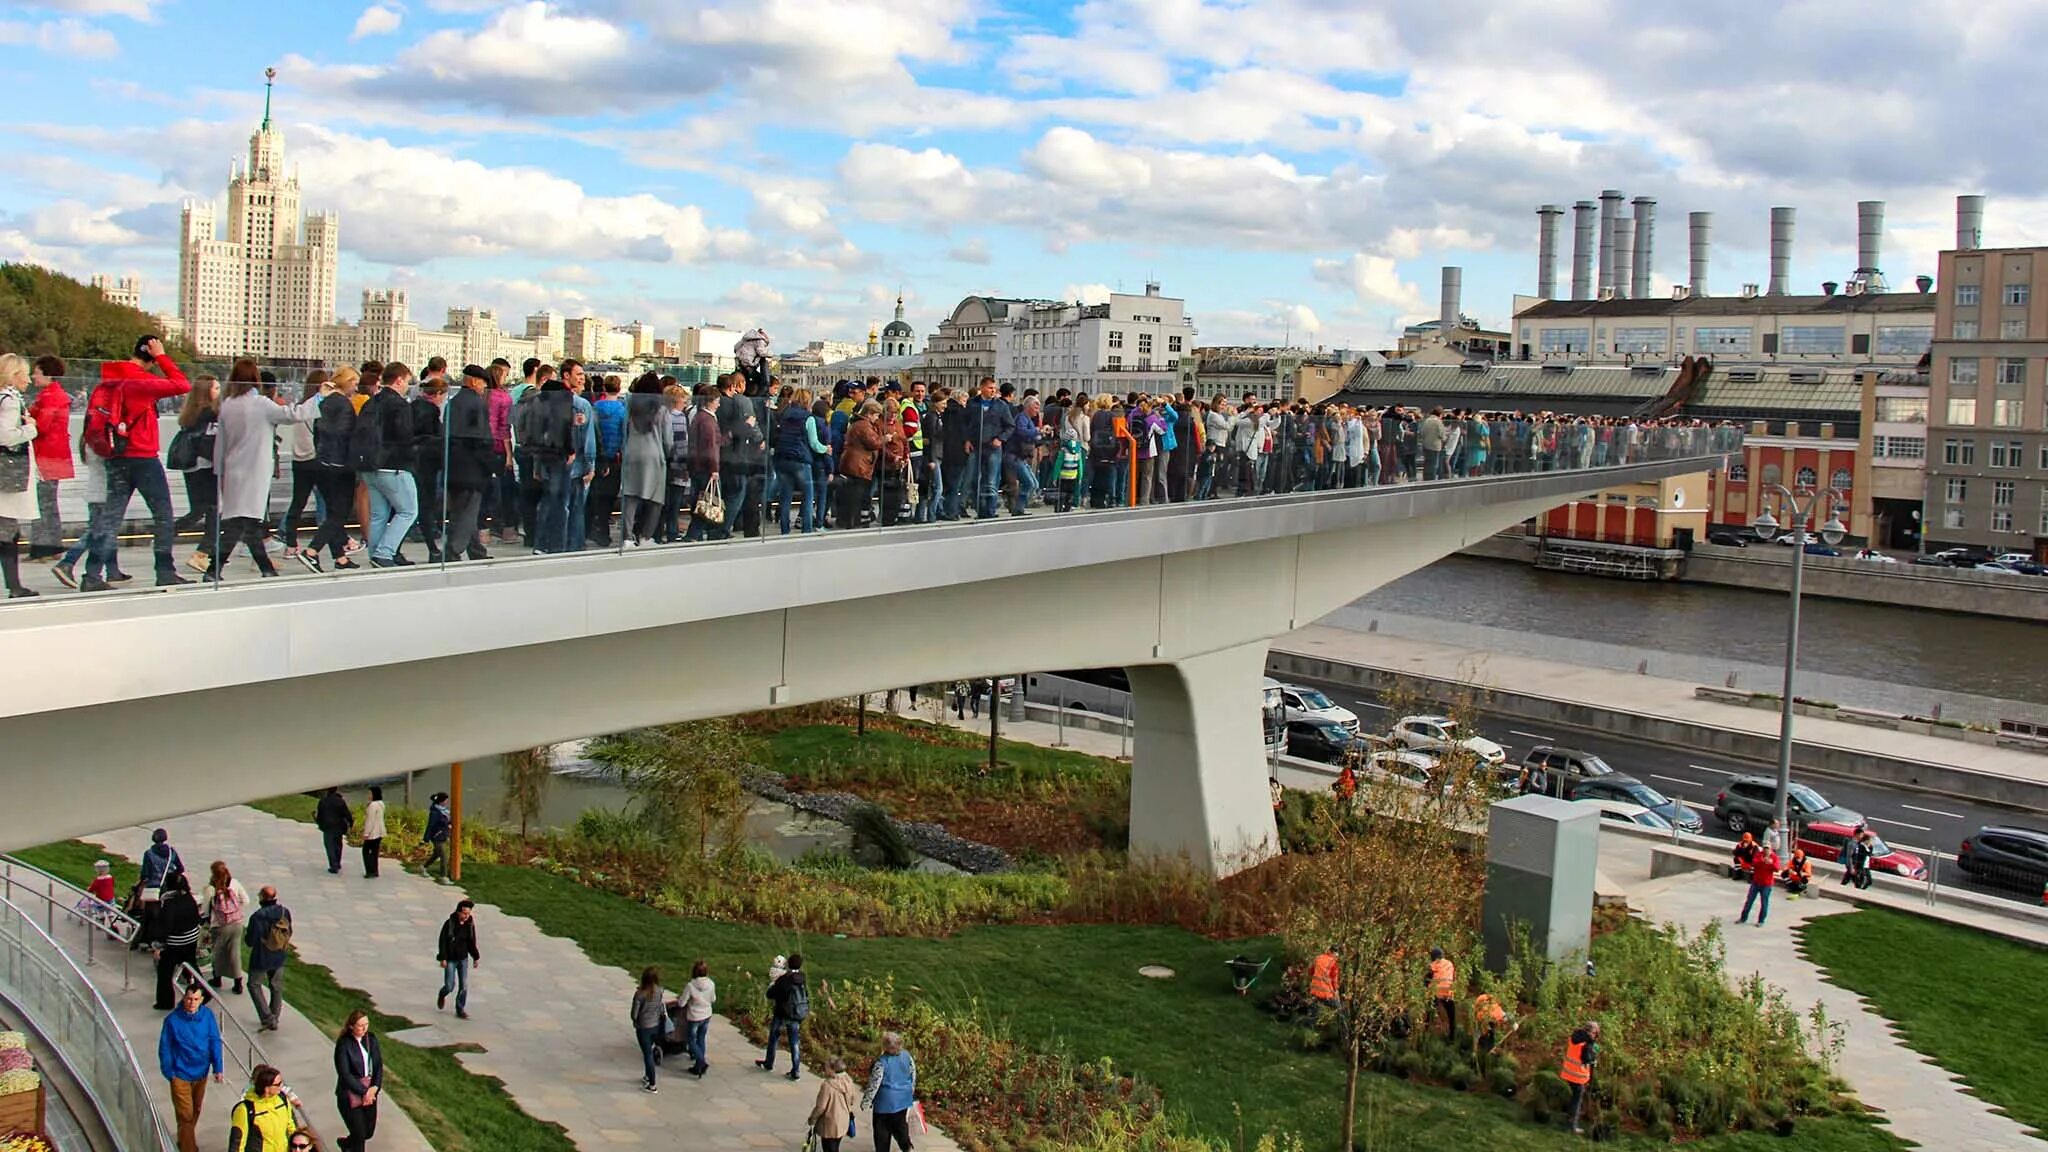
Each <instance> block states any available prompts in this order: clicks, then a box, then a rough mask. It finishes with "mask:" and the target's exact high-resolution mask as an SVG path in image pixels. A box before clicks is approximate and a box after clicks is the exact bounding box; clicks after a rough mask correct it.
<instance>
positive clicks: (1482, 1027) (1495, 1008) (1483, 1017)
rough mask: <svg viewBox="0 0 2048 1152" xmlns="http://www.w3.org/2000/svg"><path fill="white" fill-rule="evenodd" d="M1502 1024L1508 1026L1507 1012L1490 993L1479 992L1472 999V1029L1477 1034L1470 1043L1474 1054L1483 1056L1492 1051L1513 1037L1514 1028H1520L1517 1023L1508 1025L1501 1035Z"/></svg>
mask: <svg viewBox="0 0 2048 1152" xmlns="http://www.w3.org/2000/svg"><path fill="white" fill-rule="evenodd" d="M1503 1024H1508V1011H1507V1009H1505V1008H1503V1007H1501V1005H1500V1001H1498V1000H1496V999H1494V998H1493V994H1492V993H1491V992H1481V993H1480V994H1479V995H1477V996H1475V997H1473V998H1472V1027H1473V1029H1474V1030H1475V1031H1477V1032H1478V1035H1477V1036H1475V1037H1474V1038H1473V1041H1472V1048H1473V1051H1474V1052H1475V1053H1477V1054H1481V1055H1483V1054H1485V1053H1488V1052H1491V1051H1493V1050H1494V1048H1496V1047H1497V1046H1499V1044H1500V1043H1501V1041H1503V1040H1506V1039H1507V1038H1508V1037H1509V1036H1513V1035H1514V1034H1515V1029H1516V1028H1519V1027H1521V1025H1520V1024H1519V1023H1516V1024H1508V1030H1507V1033H1506V1034H1505V1035H1503V1034H1502V1033H1501V1030H1500V1026H1501V1025H1503Z"/></svg>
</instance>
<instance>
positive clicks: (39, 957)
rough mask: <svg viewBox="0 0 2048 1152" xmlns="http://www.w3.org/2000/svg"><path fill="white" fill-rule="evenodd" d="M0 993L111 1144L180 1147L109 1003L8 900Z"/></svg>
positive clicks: (2, 912)
mask: <svg viewBox="0 0 2048 1152" xmlns="http://www.w3.org/2000/svg"><path fill="white" fill-rule="evenodd" d="M51 923H54V916H52V917H51ZM124 951H125V950H124ZM0 987H4V988H5V990H6V993H7V998H8V999H9V1000H10V1001H12V1003H13V1004H14V1006H15V1008H16V1009H17V1010H19V1011H20V1012H21V1014H22V1016H23V1017H24V1018H25V1020H26V1022H27V1023H28V1024H29V1026H30V1027H31V1028H33V1029H34V1030H35V1032H36V1033H37V1034H38V1035H40V1036H41V1037H42V1038H43V1039H44V1040H46V1041H47V1042H48V1043H49V1044H50V1046H51V1047H52V1048H54V1049H55V1050H56V1051H57V1053H58V1055H59V1058H60V1059H62V1060H63V1062H64V1063H65V1065H66V1066H67V1067H68V1068H69V1069H70V1072H71V1075H72V1077H73V1079H75V1080H76V1081H77V1082H78V1085H79V1087H81V1088H82V1089H84V1091H85V1093H86V1095H87V1096H88V1097H89V1098H90V1099H91V1100H92V1104H93V1107H94V1109H95V1110H96V1111H97V1112H98V1113H99V1117H100V1119H101V1120H102V1121H103V1122H104V1123H105V1124H106V1127H107V1130H108V1131H109V1132H110V1133H112V1134H113V1136H114V1140H115V1143H116V1144H118V1145H119V1146H120V1147H122V1148H125V1149H130V1150H133V1152H140V1150H142V1149H160V1150H163V1152H169V1150H171V1149H173V1148H175V1147H176V1146H177V1145H176V1142H175V1140H174V1139H173V1137H172V1134H171V1131H170V1129H169V1128H167V1127H165V1125H164V1122H163V1117H162V1116H161V1115H159V1114H158V1112H157V1109H156V1103H155V1102H154V1101H153V1100H151V1099H150V1094H149V1089H148V1087H147V1084H148V1081H147V1080H145V1079H143V1074H142V1065H141V1064H140V1063H139V1062H138V1061H137V1060H136V1058H135V1050H134V1048H132V1047H131V1046H130V1045H129V1043H128V1037H127V1035H126V1034H125V1033H123V1032H122V1031H121V1025H120V1024H119V1023H118V1022H117V1021H116V1020H115V1019H114V1013H113V1011H112V1010H111V1009H110V1008H108V1007H107V1002H106V1000H105V999H104V998H103V997H101V996H100V994H99V990H98V989H96V988H94V987H93V984H92V981H91V980H90V979H88V978H87V977H86V974H85V972H84V971H83V970H82V969H81V968H79V966H78V964H77V962H76V961H74V960H73V959H72V958H71V954H70V953H69V952H67V951H66V950H65V948H64V946H63V945H61V944H59V943H58V942H57V940H56V939H55V937H53V936H52V935H51V934H50V933H49V932H48V931H45V930H44V928H43V926H42V925H41V924H39V923H37V917H36V916H34V915H32V914H31V913H30V912H29V911H28V910H27V909H24V908H22V907H21V906H20V905H19V904H16V903H15V902H14V901H13V900H8V899H0Z"/></svg>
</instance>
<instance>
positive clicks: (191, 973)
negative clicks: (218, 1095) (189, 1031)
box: [172, 962, 320, 1140]
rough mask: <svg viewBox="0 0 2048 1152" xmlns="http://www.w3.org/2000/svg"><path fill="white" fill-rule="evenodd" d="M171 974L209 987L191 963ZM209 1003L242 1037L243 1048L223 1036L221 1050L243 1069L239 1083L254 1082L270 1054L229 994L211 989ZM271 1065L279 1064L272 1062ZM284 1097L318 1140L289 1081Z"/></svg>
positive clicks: (299, 1121) (304, 1127) (303, 1128)
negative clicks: (241, 1017) (231, 1004)
mask: <svg viewBox="0 0 2048 1152" xmlns="http://www.w3.org/2000/svg"><path fill="white" fill-rule="evenodd" d="M172 977H173V979H177V978H179V977H182V978H183V984H184V986H185V987H199V988H207V979H206V977H204V976H202V975H200V973H199V969H197V968H194V967H193V966H192V965H191V963H190V962H185V963H181V964H179V965H178V970H177V971H176V972H174V973H172ZM206 1002H207V1004H209V1005H211V1006H212V1008H213V1018H214V1020H216V1021H221V1020H225V1021H227V1022H228V1023H229V1024H230V1025H232V1026H233V1027H234V1030H235V1034H236V1035H237V1036H240V1037H241V1045H242V1047H241V1048H237V1047H235V1046H233V1045H230V1044H227V1043H226V1042H225V1039H223V1042H222V1044H221V1051H223V1052H225V1053H227V1056H228V1059H230V1060H232V1061H234V1064H235V1067H237V1068H239V1069H240V1070H241V1073H242V1078H241V1081H240V1082H241V1083H243V1084H250V1083H253V1082H254V1081H255V1079H256V1066H257V1065H258V1064H269V1063H270V1057H269V1056H267V1055H265V1054H264V1051H263V1046H262V1045H261V1044H259V1043H257V1042H256V1037H255V1036H253V1035H251V1034H250V1033H249V1030H248V1029H247V1028H245V1027H243V1026H242V1022H241V1021H240V1020H238V1019H236V1018H235V1014H234V1013H232V1012H230V1011H228V1010H227V999H226V997H223V996H220V995H218V994H216V993H215V992H214V991H211V990H209V991H208V992H207V996H206ZM244 1050H246V1051H247V1052H248V1057H247V1059H244V1058H243V1057H242V1052H243V1051H244ZM272 1067H276V1066H275V1065H272ZM285 1099H286V1100H287V1101H288V1102H289V1103H290V1104H291V1106H292V1116H293V1118H294V1120H295V1121H296V1122H297V1124H298V1126H299V1129H300V1130H301V1131H303V1132H306V1133H308V1134H310V1135H311V1136H312V1137H313V1138H314V1139H315V1140H318V1139H319V1138H320V1134H319V1133H318V1132H314V1131H313V1124H312V1121H311V1120H310V1119H308V1117H307V1116H306V1112H305V1105H304V1102H303V1101H301V1100H300V1099H299V1095H298V1093H297V1092H294V1091H293V1090H292V1087H291V1085H290V1084H286V1085H285Z"/></svg>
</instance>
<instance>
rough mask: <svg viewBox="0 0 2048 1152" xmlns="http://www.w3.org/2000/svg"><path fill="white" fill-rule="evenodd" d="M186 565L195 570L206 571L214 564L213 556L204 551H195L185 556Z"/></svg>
mask: <svg viewBox="0 0 2048 1152" xmlns="http://www.w3.org/2000/svg"><path fill="white" fill-rule="evenodd" d="M185 566H186V567H187V568H190V569H192V570H193V571H194V572H204V571H206V570H207V569H208V568H211V567H212V566H213V557H211V556H209V555H207V554H206V553H204V552H194V553H193V554H192V555H190V556H187V557H186V558H185Z"/></svg>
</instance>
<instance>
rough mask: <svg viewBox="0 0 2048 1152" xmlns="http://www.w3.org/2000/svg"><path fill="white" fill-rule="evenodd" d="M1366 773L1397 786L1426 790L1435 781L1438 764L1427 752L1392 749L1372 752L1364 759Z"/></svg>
mask: <svg viewBox="0 0 2048 1152" xmlns="http://www.w3.org/2000/svg"><path fill="white" fill-rule="evenodd" d="M1365 767H1366V771H1368V772H1372V773H1374V774H1376V775H1379V776H1383V777H1385V778H1386V779H1389V780H1392V781H1394V782H1395V783H1397V784H1407V785H1409V786H1411V787H1414V788H1421V789H1427V788H1429V787H1430V786H1431V784H1432V782H1433V781H1435V779H1436V776H1437V768H1438V767H1439V762H1438V760H1437V758H1436V757H1434V756H1431V755H1430V754H1429V753H1427V752H1417V751H1415V750H1413V749H1409V748H1394V749H1388V750H1386V751H1382V752H1374V753H1372V754H1371V755H1369V756H1367V757H1366V758H1365Z"/></svg>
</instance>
